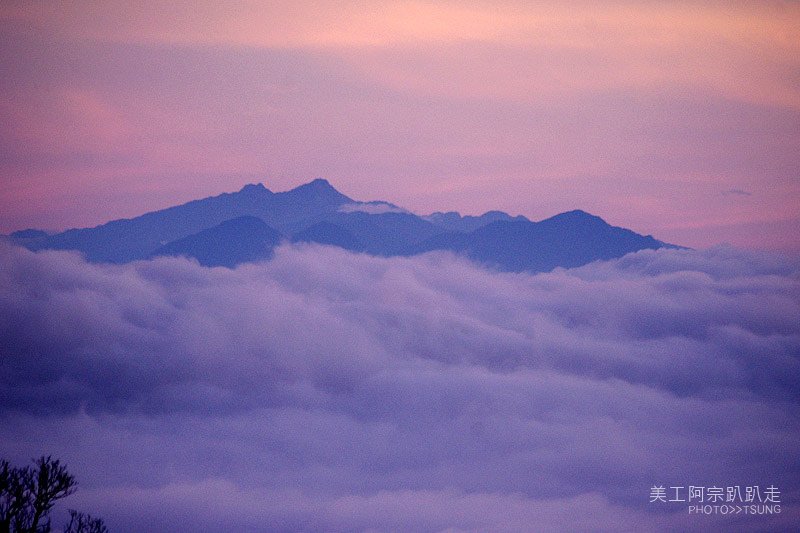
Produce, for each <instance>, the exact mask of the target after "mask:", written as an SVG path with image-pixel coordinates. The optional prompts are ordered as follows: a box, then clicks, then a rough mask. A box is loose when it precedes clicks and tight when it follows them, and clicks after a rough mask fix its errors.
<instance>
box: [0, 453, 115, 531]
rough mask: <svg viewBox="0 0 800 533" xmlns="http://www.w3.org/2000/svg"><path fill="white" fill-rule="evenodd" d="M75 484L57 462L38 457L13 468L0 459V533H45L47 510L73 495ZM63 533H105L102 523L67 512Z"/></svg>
mask: <svg viewBox="0 0 800 533" xmlns="http://www.w3.org/2000/svg"><path fill="white" fill-rule="evenodd" d="M76 485H77V482H76V481H75V477H74V476H73V475H72V474H70V473H69V472H68V471H67V468H66V467H65V466H64V465H62V464H61V462H60V461H59V460H58V459H52V458H51V457H50V456H46V457H45V456H42V457H40V458H39V459H35V460H34V461H33V466H25V467H21V468H17V467H13V466H11V464H10V463H9V462H8V461H6V460H5V459H0V533H49V532H50V531H51V529H52V526H51V522H50V516H49V515H50V510H51V509H52V508H53V505H55V504H56V502H57V501H58V500H60V499H62V498H65V497H67V496H69V495H70V494H72V493H73V492H75V488H76ZM70 516H71V519H70V522H69V524H67V525H66V526H65V531H69V532H70V533H107V532H108V530H107V529H106V527H105V525H104V524H103V521H102V520H101V519H99V518H93V517H91V516H90V515H85V514H83V513H78V512H76V511H70Z"/></svg>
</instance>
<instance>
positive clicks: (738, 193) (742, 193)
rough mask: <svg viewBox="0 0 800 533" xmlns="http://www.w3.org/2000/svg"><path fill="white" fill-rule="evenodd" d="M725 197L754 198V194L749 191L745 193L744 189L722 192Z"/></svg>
mask: <svg viewBox="0 0 800 533" xmlns="http://www.w3.org/2000/svg"><path fill="white" fill-rule="evenodd" d="M722 195H723V196H734V195H735V196H753V193H751V192H749V191H745V190H742V189H728V190H727V191H722Z"/></svg>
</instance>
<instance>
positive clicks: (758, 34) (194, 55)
mask: <svg viewBox="0 0 800 533" xmlns="http://www.w3.org/2000/svg"><path fill="white" fill-rule="evenodd" d="M0 42H2V44H0V46H2V49H3V53H2V54H0V70H2V72H3V75H2V76H1V77H0V123H2V129H1V130H0V180H2V181H1V182H0V190H2V194H0V232H3V233H6V232H10V231H14V230H18V229H22V228H28V227H35V228H44V229H49V230H57V229H65V228H69V227H84V226H93V225H96V224H99V223H102V222H105V221H108V220H110V219H113V218H119V217H130V216H135V215H138V214H141V213H144V212H146V211H150V210H154V209H158V208H163V207H167V206H170V205H174V204H176V203H179V202H185V201H189V200H191V199H196V198H200V197H205V196H209V195H213V194H219V193H221V192H226V191H233V190H238V189H239V188H241V187H242V185H244V184H246V183H252V182H263V183H264V184H265V185H266V186H267V187H268V188H270V189H272V190H274V191H280V190H287V189H290V188H292V187H295V186H297V185H300V184H302V183H305V182H308V181H310V180H312V179H314V178H316V177H324V178H326V179H328V180H329V181H330V182H331V183H332V184H333V185H334V186H335V187H337V189H339V190H340V191H341V192H343V193H345V194H347V195H348V196H350V197H353V198H356V199H359V200H377V199H380V200H387V201H391V202H393V203H395V204H398V205H401V206H403V207H405V208H408V209H410V210H412V211H414V212H417V213H420V214H426V213H429V212H432V211H437V210H458V211H460V212H462V213H464V214H479V213H482V212H485V211H487V210H490V209H502V210H505V211H508V212H510V213H512V214H524V215H526V216H528V217H529V218H531V219H533V220H539V219H542V218H545V217H548V216H551V215H554V214H556V213H559V212H563V211H567V210H571V209H584V210H586V211H589V212H591V213H593V214H596V215H599V216H601V217H603V218H604V219H605V220H607V221H608V222H610V223H612V224H614V225H620V226H624V227H629V228H631V229H634V230H635V231H638V232H640V233H644V234H653V235H655V236H656V237H657V238H659V239H661V240H665V241H668V242H673V243H677V244H681V245H686V246H692V247H701V248H702V247H707V246H710V245H713V244H716V243H720V242H730V243H733V244H735V245H738V246H742V247H746V248H767V249H775V250H791V251H798V250H800V239H798V237H797V236H798V235H800V156H798V154H799V153H800V4H798V3H797V2H789V1H782V2H781V1H770V2H705V3H698V2H645V1H639V2H636V1H627V2H603V3H597V2H581V1H575V2H560V3H553V2H549V3H544V2H542V3H538V2H514V1H492V2H481V1H473V2H469V1H465V2H419V1H396V2H395V1H387V2H372V3H370V2H295V1H292V2H269V3H266V2H244V1H241V2H236V1H232V2H202V1H201V2H136V3H131V2H122V1H116V0H110V1H104V2H91V1H90V2H22V1H19V2H17V1H14V0H10V1H6V2H3V3H2V6H0Z"/></svg>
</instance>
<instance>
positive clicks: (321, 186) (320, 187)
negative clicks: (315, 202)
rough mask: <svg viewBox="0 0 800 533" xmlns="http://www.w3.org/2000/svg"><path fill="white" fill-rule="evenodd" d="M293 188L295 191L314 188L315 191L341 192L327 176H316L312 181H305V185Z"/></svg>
mask: <svg viewBox="0 0 800 533" xmlns="http://www.w3.org/2000/svg"><path fill="white" fill-rule="evenodd" d="M292 190H294V191H298V190H313V191H335V192H339V191H337V190H336V188H335V187H334V186H333V185H331V184H330V182H329V181H328V180H326V179H325V178H316V179H314V180H312V181H309V182H308V183H304V184H303V185H300V186H299V187H295V188H294V189H292Z"/></svg>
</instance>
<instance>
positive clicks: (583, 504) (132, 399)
mask: <svg viewBox="0 0 800 533" xmlns="http://www.w3.org/2000/svg"><path fill="white" fill-rule="evenodd" d="M798 315H800V263H798V262H797V261H796V260H795V261H794V262H792V261H790V260H788V259H786V258H785V257H781V256H778V255H772V254H769V253H765V252H748V251H743V250H739V249H736V248H733V247H716V248H713V249H710V250H703V251H692V250H669V249H662V250H644V251H640V252H637V253H634V254H629V255H627V256H625V257H623V258H620V259H617V260H613V261H608V262H595V263H591V264H589V265H586V266H584V267H580V268H576V269H569V270H564V269H557V270H555V271H553V272H550V273H546V274H538V275H531V274H510V273H498V272H494V271H490V270H487V269H483V268H480V267H479V266H477V265H475V264H473V263H470V262H468V261H466V260H465V259H463V258H457V257H455V256H453V255H450V254H426V255H422V256H415V257H410V258H398V257H395V258H379V257H373V256H369V255H366V254H353V253H350V252H347V251H345V250H342V249H338V248H334V247H320V246H317V245H306V246H299V245H284V246H281V247H279V248H278V249H277V250H276V254H275V257H274V258H273V259H272V260H271V261H266V262H262V263H254V264H248V265H241V266H239V267H238V268H236V269H233V270H232V269H226V268H205V267H202V266H200V265H198V264H197V263H196V262H193V261H190V260H188V259H185V258H158V259H154V260H149V261H139V262H134V263H130V264H126V265H109V264H90V263H86V262H85V261H84V260H83V259H82V258H81V257H80V255H79V254H77V253H74V252H57V251H42V252H38V253H33V252H30V251H28V250H25V249H23V248H19V247H14V248H12V247H10V246H9V245H8V244H7V243H2V242H0V341H1V342H0V351H2V355H3V357H0V429H1V430H0V454H1V455H0V456H2V457H3V458H5V459H7V460H9V461H10V462H11V463H12V464H14V465H18V466H21V465H24V464H26V463H27V462H28V461H29V460H30V458H31V457H36V456H39V455H40V454H48V455H49V454H52V455H53V456H54V457H58V458H59V459H60V460H61V461H62V462H64V463H65V464H66V465H67V467H68V470H69V471H70V472H71V473H72V474H73V475H75V477H76V478H77V481H78V490H77V492H76V493H75V494H74V495H72V496H70V497H69V499H68V500H65V501H64V502H60V503H59V504H58V505H57V507H56V508H55V509H54V521H53V523H54V525H60V524H61V523H63V518H64V517H65V514H66V509H69V508H75V509H80V510H82V511H84V512H88V513H90V514H92V515H94V516H101V517H103V519H105V521H106V523H107V525H108V526H109V528H110V530H111V531H114V532H119V533H125V532H131V533H133V532H139V531H152V532H162V531H163V532H165V533H166V532H172V531H205V532H213V533H216V532H220V533H221V532H226V531H252V532H258V531H308V532H316V531H319V532H329V531H419V532H437V531H448V532H449V531H460V532H469V531H474V532H478V531H497V532H518V531H530V530H532V529H533V530H536V531H545V532H549V531H559V532H563V531H581V532H583V531H637V532H655V531H685V532H698V533H699V532H702V531H743V532H744V531H791V530H793V529H796V525H797V523H798V521H800V503H798V502H800V486H798V480H800V464H799V463H798V461H797V457H798V456H800V439H798V434H800V412H799V410H798V399H800V388H799V387H798V384H799V383H800V323H798V321H797V316H798ZM689 485H693V486H701V487H712V486H717V487H720V486H721V487H725V488H726V489H727V487H729V486H732V487H735V486H739V487H740V492H742V494H746V489H745V488H744V487H752V486H758V487H760V492H761V491H765V489H766V488H768V487H770V486H773V487H775V488H776V489H777V491H778V493H779V496H778V499H779V500H780V502H779V505H780V512H779V513H775V514H770V515H752V514H751V515H745V514H743V513H740V514H739V515H737V516H733V515H720V514H717V515H706V516H698V515H690V514H689V513H688V512H687V508H688V504H687V503H682V504H681V503H669V502H652V503H651V502H650V494H651V488H652V487H654V486H664V487H673V486H679V487H684V488H683V494H682V497H683V498H684V499H685V498H686V496H687V494H686V492H687V491H688V489H687V488H686V487H688V486H689ZM668 490H670V497H672V489H668ZM756 503H758V504H759V505H763V504H762V503H761V502H756ZM768 505H774V504H768ZM773 509H774V508H773Z"/></svg>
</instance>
